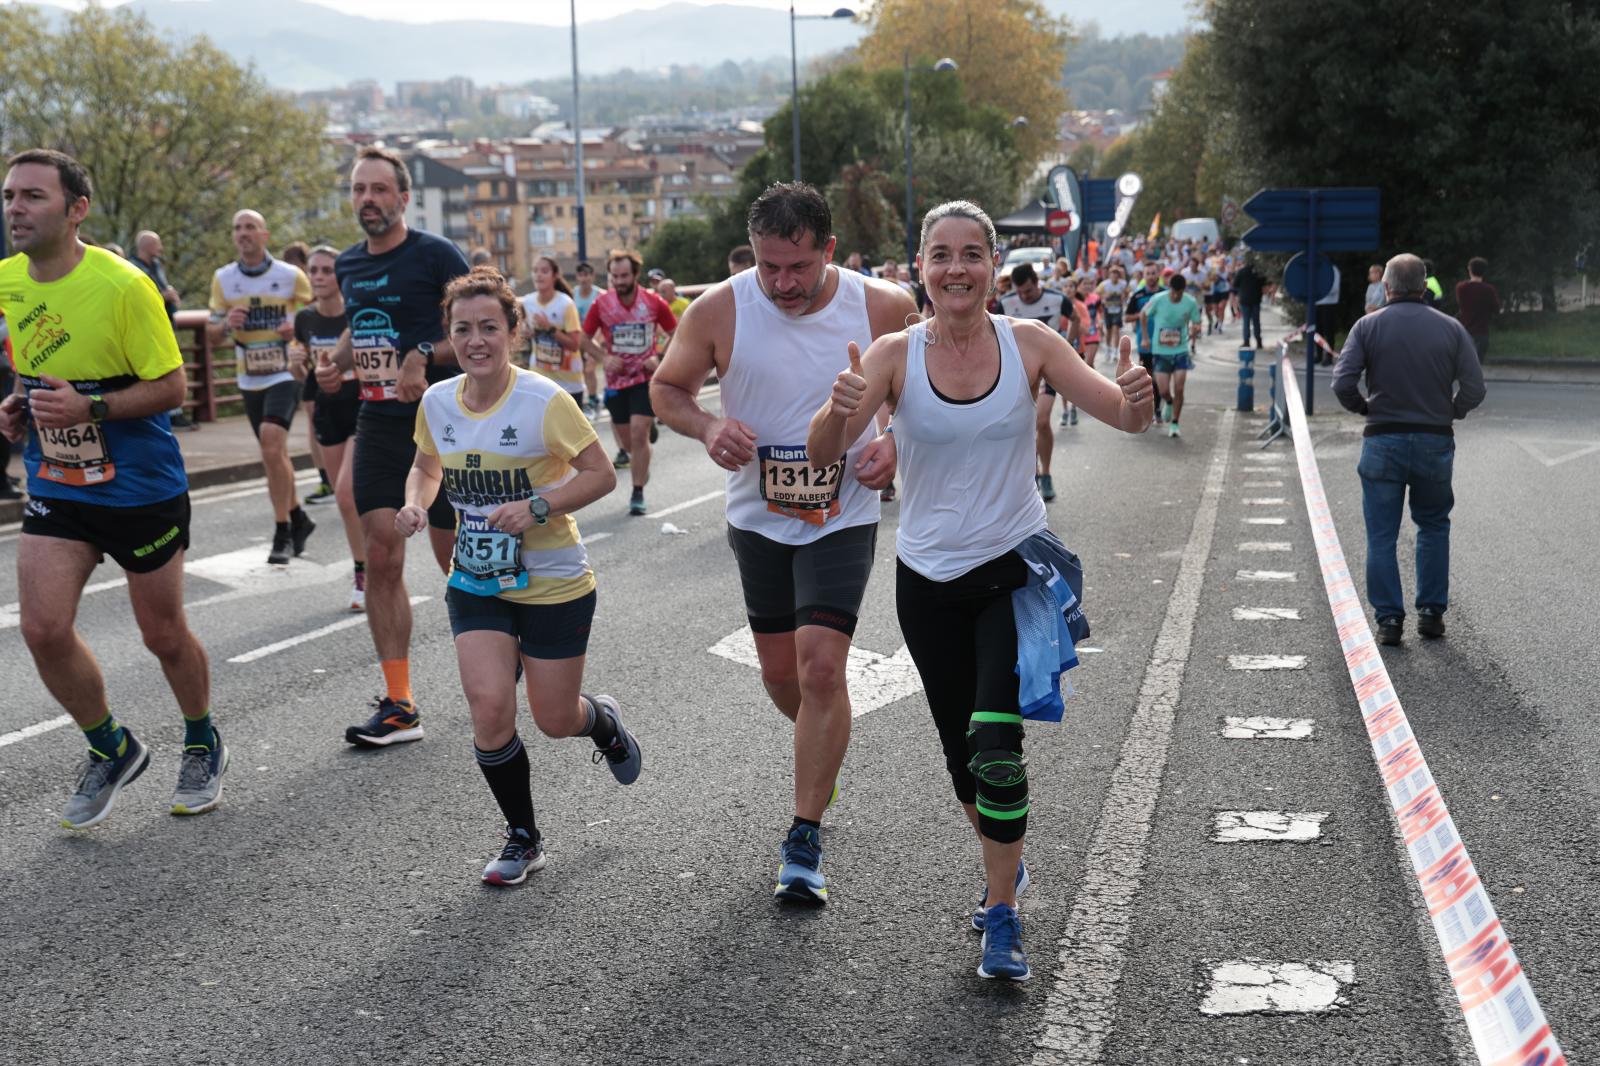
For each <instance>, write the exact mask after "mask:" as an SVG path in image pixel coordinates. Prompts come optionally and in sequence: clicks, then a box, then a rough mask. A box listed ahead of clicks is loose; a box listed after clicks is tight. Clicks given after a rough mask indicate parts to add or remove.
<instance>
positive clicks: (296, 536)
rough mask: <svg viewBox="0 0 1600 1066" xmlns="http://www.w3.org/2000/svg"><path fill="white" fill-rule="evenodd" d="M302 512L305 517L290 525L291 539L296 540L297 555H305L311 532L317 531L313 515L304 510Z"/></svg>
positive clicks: (295, 549)
mask: <svg viewBox="0 0 1600 1066" xmlns="http://www.w3.org/2000/svg"><path fill="white" fill-rule="evenodd" d="M300 513H301V514H302V515H304V517H303V518H301V519H300V520H299V521H297V522H295V523H294V524H293V525H291V526H290V527H289V539H290V540H292V541H294V553H295V554H296V555H304V554H305V553H306V541H308V540H310V539H311V534H313V533H315V532H316V531H317V524H316V523H315V522H313V521H312V520H311V516H310V515H307V514H306V513H305V512H304V511H301V512H300Z"/></svg>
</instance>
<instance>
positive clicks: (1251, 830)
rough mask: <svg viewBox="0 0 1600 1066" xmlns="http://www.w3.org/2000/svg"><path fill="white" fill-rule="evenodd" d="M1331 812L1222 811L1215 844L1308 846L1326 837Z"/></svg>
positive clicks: (1214, 832)
mask: <svg viewBox="0 0 1600 1066" xmlns="http://www.w3.org/2000/svg"><path fill="white" fill-rule="evenodd" d="M1329 813H1330V812H1328V811H1218V812H1217V814H1216V818H1215V819H1213V821H1212V823H1211V842H1212V843H1213V844H1257V843H1274V844H1307V843H1310V842H1311V841H1313V840H1317V839H1319V838H1320V837H1321V836H1322V823H1323V822H1325V821H1327V820H1328V815H1329Z"/></svg>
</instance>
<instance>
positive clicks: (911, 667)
mask: <svg viewBox="0 0 1600 1066" xmlns="http://www.w3.org/2000/svg"><path fill="white" fill-rule="evenodd" d="M706 651H708V652H710V653H711V654H712V655H719V656H721V657H722V658H724V659H729V660H732V661H733V662H736V663H739V664H740V665H741V666H748V667H750V668H752V669H755V670H759V669H761V660H760V659H759V658H757V657H756V639H755V636H754V634H752V633H751V632H750V627H749V626H744V627H742V628H740V629H736V630H734V631H733V632H732V633H729V634H728V635H727V636H725V637H723V638H722V639H721V640H719V641H717V642H716V643H715V644H713V645H711V647H709V648H707V649H706ZM845 681H846V684H847V685H848V686H849V691H850V717H852V718H860V717H861V716H862V715H864V714H866V713H868V712H869V711H875V710H877V709H878V708H879V707H887V706H888V705H889V704H891V703H894V702H896V701H898V700H903V699H905V698H906V697H907V696H911V695H915V694H916V693H918V692H921V691H922V675H921V674H919V673H917V667H916V664H915V663H913V662H912V661H911V652H910V651H909V650H908V649H907V648H906V647H905V645H903V644H902V645H901V646H900V650H899V651H897V652H895V653H894V654H893V655H879V654H878V653H877V652H875V651H867V650H866V649H865V648H855V647H852V648H851V649H850V657H849V659H848V660H847V661H846V662H845Z"/></svg>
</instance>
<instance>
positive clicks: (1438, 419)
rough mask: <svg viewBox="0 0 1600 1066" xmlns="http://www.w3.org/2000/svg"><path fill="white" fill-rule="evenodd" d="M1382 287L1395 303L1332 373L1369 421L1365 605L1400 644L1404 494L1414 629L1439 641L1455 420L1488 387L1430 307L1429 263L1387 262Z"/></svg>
mask: <svg viewBox="0 0 1600 1066" xmlns="http://www.w3.org/2000/svg"><path fill="white" fill-rule="evenodd" d="M1383 287H1384V293H1385V295H1386V296H1387V298H1388V302H1387V303H1386V304H1385V305H1384V306H1383V307H1381V308H1379V309H1378V310H1376V311H1374V312H1373V313H1372V314H1370V315H1366V316H1364V317H1363V318H1361V319H1359V320H1358V321H1357V322H1356V324H1355V325H1354V326H1353V327H1351V330H1350V335H1349V337H1348V338H1346V340H1345V342H1344V351H1342V352H1341V353H1340V354H1339V363H1338V365H1337V366H1336V367H1335V368H1334V371H1333V392H1334V395H1335V396H1337V397H1338V398H1339V402H1340V403H1341V404H1343V405H1344V406H1345V408H1346V409H1348V410H1351V411H1354V412H1356V413H1357V414H1361V415H1365V416H1366V418H1367V428H1366V432H1365V433H1364V438H1365V439H1364V440H1363V441H1362V444H1361V461H1360V463H1359V464H1358V465H1357V467H1356V470H1357V471H1358V472H1359V473H1360V475H1361V503H1362V512H1363V514H1364V516H1365V518H1366V526H1367V600H1368V602H1369V603H1371V605H1372V612H1373V614H1374V616H1375V617H1376V618H1377V621H1378V641H1379V643H1381V644H1399V643H1400V637H1401V632H1402V628H1403V623H1404V621H1405V614H1406V609H1405V599H1404V595H1403V593H1402V592H1401V589H1400V565H1399V563H1398V561H1397V560H1396V556H1395V544H1396V541H1397V540H1398V539H1399V535H1400V515H1401V510H1402V508H1403V507H1404V506H1405V502H1406V494H1407V492H1408V491H1409V493H1410V496H1411V520H1412V521H1413V522H1415V523H1416V526H1417V589H1416V607H1417V632H1418V633H1420V634H1421V635H1422V636H1425V637H1442V636H1444V612H1445V608H1446V607H1447V606H1449V600H1450V509H1451V508H1452V507H1453V506H1454V505H1455V495H1454V491H1453V489H1452V486H1451V473H1452V469H1453V466H1454V463H1455V454H1456V442H1455V431H1454V430H1453V429H1452V423H1453V422H1455V420H1456V419H1459V418H1464V417H1466V414H1467V412H1468V411H1471V410H1472V409H1473V408H1474V407H1477V406H1478V405H1479V404H1480V403H1482V402H1483V397H1484V387H1483V370H1482V368H1481V367H1480V366H1479V365H1478V353H1477V350H1476V349H1475V348H1474V347H1473V344H1472V338H1471V337H1470V336H1468V334H1467V331H1466V329H1465V328H1463V327H1462V325H1461V323H1459V322H1457V321H1456V320H1455V319H1453V318H1451V317H1450V316H1449V315H1446V314H1443V313H1442V312H1439V311H1435V310H1434V309H1432V308H1431V307H1429V306H1428V305H1427V293H1428V286H1427V272H1426V270H1425V269H1424V268H1423V265H1422V260H1420V259H1418V258H1417V257H1416V256H1414V255H1397V256H1395V257H1394V258H1393V259H1391V260H1389V263H1388V266H1386V267H1385V268H1384V272H1383ZM1363 375H1365V377H1366V395H1364V396H1363V395H1362V390H1361V389H1360V387H1359V383H1360V381H1361V379H1362V377H1363Z"/></svg>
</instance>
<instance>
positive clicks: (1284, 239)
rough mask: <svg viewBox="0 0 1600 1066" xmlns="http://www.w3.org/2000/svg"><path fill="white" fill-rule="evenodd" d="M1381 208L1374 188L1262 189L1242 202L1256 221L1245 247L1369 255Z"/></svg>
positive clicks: (1272, 250)
mask: <svg viewBox="0 0 1600 1066" xmlns="http://www.w3.org/2000/svg"><path fill="white" fill-rule="evenodd" d="M1381 204H1382V198H1381V194H1380V192H1379V190H1377V189H1375V188H1348V189H1343V188H1340V189H1262V190H1261V191H1260V192H1258V193H1256V194H1255V195H1254V196H1252V197H1250V199H1248V200H1246V201H1245V203H1244V213H1245V214H1247V215H1249V216H1250V217H1251V218H1253V219H1255V221H1256V225H1255V226H1254V227H1253V228H1251V230H1250V231H1249V232H1248V233H1246V234H1245V235H1244V243H1245V244H1247V245H1249V246H1250V247H1251V248H1254V249H1256V250H1257V251H1261V252H1300V251H1305V250H1307V249H1315V250H1316V251H1319V252H1365V251H1370V250H1371V249H1373V248H1376V247H1378V215H1379V209H1380V207H1381ZM1313 231H1314V232H1315V239H1313V236H1312V235H1313Z"/></svg>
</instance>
